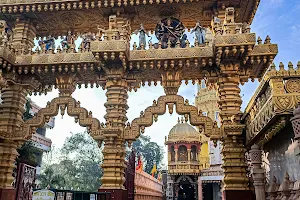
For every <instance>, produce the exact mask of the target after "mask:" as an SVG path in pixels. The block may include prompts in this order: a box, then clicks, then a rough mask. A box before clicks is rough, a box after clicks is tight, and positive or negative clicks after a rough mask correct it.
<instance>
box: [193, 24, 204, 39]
mask: <svg viewBox="0 0 300 200" xmlns="http://www.w3.org/2000/svg"><path fill="white" fill-rule="evenodd" d="M191 33H195V38H196V39H197V40H198V44H204V43H205V28H203V27H202V26H201V25H200V22H197V23H196V26H195V27H194V28H193V30H192V32H191Z"/></svg>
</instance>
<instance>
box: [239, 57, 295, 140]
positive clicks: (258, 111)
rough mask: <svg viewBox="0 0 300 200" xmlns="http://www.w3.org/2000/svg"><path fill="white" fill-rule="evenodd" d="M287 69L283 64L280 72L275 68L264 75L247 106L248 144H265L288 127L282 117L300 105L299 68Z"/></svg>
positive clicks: (245, 113)
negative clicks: (256, 142)
mask: <svg viewBox="0 0 300 200" xmlns="http://www.w3.org/2000/svg"><path fill="white" fill-rule="evenodd" d="M299 66H300V65H299V64H298V67H297V69H294V68H293V65H292V63H289V65H288V69H287V70H286V69H284V65H283V64H282V63H280V66H279V70H276V68H275V65H273V66H272V67H271V68H270V70H269V71H268V72H267V73H266V74H265V76H264V77H263V80H262V82H261V84H260V85H259V87H258V89H257V90H256V92H255V94H254V95H253V97H252V99H251V100H250V102H249V104H248V105H247V107H246V109H245V112H244V116H243V119H244V120H245V123H246V125H247V126H246V127H247V128H246V135H247V141H248V143H249V142H250V141H251V142H250V143H249V144H248V145H252V143H253V142H254V140H259V143H261V144H264V143H265V142H267V141H268V140H270V139H271V138H272V137H273V136H274V135H276V134H277V133H278V132H279V131H280V130H281V129H282V128H283V127H284V126H285V124H286V119H285V118H282V117H281V116H282V115H292V112H293V110H294V109H295V108H296V106H297V104H298V103H299V102H300V89H299V88H300V68H299Z"/></svg>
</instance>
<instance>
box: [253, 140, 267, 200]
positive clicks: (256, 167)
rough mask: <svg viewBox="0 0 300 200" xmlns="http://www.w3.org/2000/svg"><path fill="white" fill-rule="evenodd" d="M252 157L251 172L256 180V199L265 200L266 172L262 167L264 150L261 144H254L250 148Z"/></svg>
mask: <svg viewBox="0 0 300 200" xmlns="http://www.w3.org/2000/svg"><path fill="white" fill-rule="evenodd" d="M250 159H251V164H252V167H251V174H252V177H253V181H254V183H253V184H254V188H255V196H256V200H265V199H266V191H265V172H264V170H263V169H262V167H261V165H262V151H261V150H260V148H259V146H258V145H256V144H254V145H253V146H252V147H251V150H250Z"/></svg>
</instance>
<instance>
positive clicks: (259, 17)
mask: <svg viewBox="0 0 300 200" xmlns="http://www.w3.org/2000/svg"><path fill="white" fill-rule="evenodd" d="M299 11H300V0H262V1H261V3H260V6H259V8H258V10H257V13H256V16H255V18H254V21H253V23H252V25H251V32H254V33H256V34H257V37H258V36H261V38H262V39H263V40H264V39H265V38H266V36H267V35H269V36H270V37H271V42H272V43H276V44H278V45H279V54H278V56H277V57H276V58H275V64H276V65H277V66H278V64H279V62H281V61H282V62H283V63H284V64H285V65H286V66H287V64H288V62H289V61H292V62H293V64H294V66H296V65H297V62H298V60H297V59H299V60H300V53H299V52H300V21H299V19H300V12H299ZM134 38H136V36H134ZM297 55H298V58H297ZM258 85H259V83H258V82H257V81H255V82H254V83H252V82H251V81H250V82H247V83H246V84H245V85H244V86H241V96H242V99H243V104H242V110H244V108H245V106H246V105H247V102H248V101H249V100H250V98H251V96H252V95H253V93H254V92H255V90H256V88H257V86H258ZM196 88H197V87H196V85H192V84H191V83H189V84H188V85H185V84H182V86H181V87H180V89H179V94H180V95H182V96H183V97H184V98H187V99H188V100H189V102H190V104H193V103H194V102H195V94H196V92H197V89H196ZM105 92H106V91H104V90H102V89H101V88H93V89H85V88H82V89H77V90H76V91H75V92H74V94H73V97H74V98H75V99H76V100H78V101H80V102H81V106H82V107H84V108H86V109H87V110H90V111H92V112H93V117H96V118H98V119H99V120H100V122H104V118H103V117H104V115H105V107H104V103H105V102H106V96H105ZM161 95H164V91H163V88H162V87H161V86H160V85H158V86H151V87H149V86H145V87H142V88H140V89H138V91H137V92H129V98H128V105H129V109H128V113H127V116H128V120H129V121H132V120H133V119H134V118H136V117H138V116H139V114H140V112H141V111H143V110H145V108H146V107H148V106H150V105H152V102H153V100H154V99H157V98H158V97H159V96H161ZM57 96H58V92H57V90H54V91H53V92H50V93H48V94H47V95H46V96H45V95H42V96H31V97H30V98H31V99H32V100H33V101H34V102H35V103H36V104H37V105H39V106H40V107H44V106H45V105H46V103H47V102H48V101H51V99H53V98H54V97H57ZM177 118H178V115H176V113H175V114H173V115H171V116H170V114H169V113H168V112H167V113H166V114H165V115H163V116H159V117H158V121H157V122H155V123H154V124H153V125H152V126H151V127H148V128H146V130H145V134H146V135H150V136H151V139H152V141H154V142H157V143H158V144H159V145H161V146H164V141H165V136H167V135H168V133H169V131H170V129H171V128H172V127H173V126H174V125H175V124H176V123H177ZM84 130H85V128H83V127H80V126H79V125H78V124H75V122H74V119H73V118H71V117H69V116H67V115H65V116H63V117H62V116H61V115H59V116H57V117H56V119H55V127H54V129H51V130H47V133H46V136H47V137H48V138H50V139H51V140H52V144H53V145H54V146H55V147H61V146H62V144H63V143H64V140H65V138H66V137H68V136H71V132H73V133H77V132H83V131H84ZM165 151H166V150H165ZM165 155H166V154H165ZM164 160H165V162H166V160H167V158H166V156H165V159H164Z"/></svg>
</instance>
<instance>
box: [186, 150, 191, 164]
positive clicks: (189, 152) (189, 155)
mask: <svg viewBox="0 0 300 200" xmlns="http://www.w3.org/2000/svg"><path fill="white" fill-rule="evenodd" d="M187 152H188V161H189V162H191V149H188V150H187Z"/></svg>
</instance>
